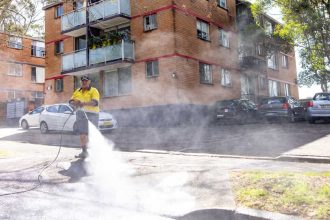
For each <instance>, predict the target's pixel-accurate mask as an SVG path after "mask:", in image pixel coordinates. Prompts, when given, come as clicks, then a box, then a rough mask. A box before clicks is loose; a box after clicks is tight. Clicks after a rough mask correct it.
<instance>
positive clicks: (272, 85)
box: [268, 80, 280, 96]
mask: <svg viewBox="0 0 330 220" xmlns="http://www.w3.org/2000/svg"><path fill="white" fill-rule="evenodd" d="M279 87H280V83H279V82H276V81H274V80H269V81H268V89H269V96H279Z"/></svg>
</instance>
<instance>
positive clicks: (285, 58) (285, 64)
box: [281, 54, 289, 69]
mask: <svg viewBox="0 0 330 220" xmlns="http://www.w3.org/2000/svg"><path fill="white" fill-rule="evenodd" d="M281 64H282V67H283V68H286V69H288V68H289V56H288V55H285V54H281Z"/></svg>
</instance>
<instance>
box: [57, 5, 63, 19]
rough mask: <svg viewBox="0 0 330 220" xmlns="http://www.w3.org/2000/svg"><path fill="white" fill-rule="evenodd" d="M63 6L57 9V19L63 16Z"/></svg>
mask: <svg viewBox="0 0 330 220" xmlns="http://www.w3.org/2000/svg"><path fill="white" fill-rule="evenodd" d="M63 12H64V11H63V5H59V6H57V7H56V8H55V18H59V17H61V16H62V15H63Z"/></svg>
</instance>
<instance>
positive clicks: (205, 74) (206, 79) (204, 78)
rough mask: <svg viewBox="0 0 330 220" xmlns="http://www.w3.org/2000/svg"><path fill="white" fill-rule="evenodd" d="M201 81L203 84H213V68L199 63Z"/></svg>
mask: <svg viewBox="0 0 330 220" xmlns="http://www.w3.org/2000/svg"><path fill="white" fill-rule="evenodd" d="M199 79H200V83H202V84H212V66H211V65H209V64H206V63H199Z"/></svg>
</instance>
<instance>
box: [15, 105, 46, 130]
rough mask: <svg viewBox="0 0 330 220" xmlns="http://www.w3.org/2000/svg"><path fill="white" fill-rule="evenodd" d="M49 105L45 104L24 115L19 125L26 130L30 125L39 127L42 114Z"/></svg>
mask: <svg viewBox="0 0 330 220" xmlns="http://www.w3.org/2000/svg"><path fill="white" fill-rule="evenodd" d="M46 107H47V106H45V105H43V106H40V107H38V108H36V109H33V110H32V111H31V112H29V113H27V114H25V115H23V116H22V117H21V118H20V119H19V122H18V123H19V126H20V127H22V128H23V129H24V130H26V129H29V128H30V127H39V124H40V123H39V119H40V114H41V113H42V112H43V111H44V110H45V108H46Z"/></svg>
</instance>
